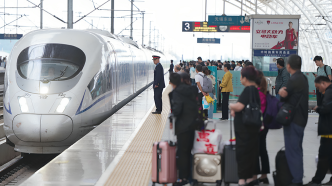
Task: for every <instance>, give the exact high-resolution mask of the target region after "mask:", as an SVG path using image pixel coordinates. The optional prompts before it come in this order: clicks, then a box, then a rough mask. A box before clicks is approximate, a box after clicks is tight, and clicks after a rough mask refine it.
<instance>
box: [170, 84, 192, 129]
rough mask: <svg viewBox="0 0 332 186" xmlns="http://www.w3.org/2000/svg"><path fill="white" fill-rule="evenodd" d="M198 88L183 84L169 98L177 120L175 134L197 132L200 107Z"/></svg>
mask: <svg viewBox="0 0 332 186" xmlns="http://www.w3.org/2000/svg"><path fill="white" fill-rule="evenodd" d="M197 92H198V90H197V87H196V86H190V85H187V84H184V83H181V84H180V85H179V86H177V87H176V88H175V89H174V90H173V91H172V92H171V93H169V98H170V102H171V110H172V114H173V116H174V117H175V118H176V120H175V134H176V135H178V134H181V133H183V132H187V131H189V130H195V125H196V118H197V115H198V106H197V101H196V96H197Z"/></svg>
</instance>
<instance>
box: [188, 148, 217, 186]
mask: <svg viewBox="0 0 332 186" xmlns="http://www.w3.org/2000/svg"><path fill="white" fill-rule="evenodd" d="M192 175H193V183H194V185H196V184H197V183H198V182H200V183H216V184H217V186H221V182H222V180H221V179H222V176H221V155H220V154H195V155H194V158H193V174H192Z"/></svg>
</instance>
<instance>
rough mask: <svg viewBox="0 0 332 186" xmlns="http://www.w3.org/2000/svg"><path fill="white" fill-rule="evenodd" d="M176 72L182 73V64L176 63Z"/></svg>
mask: <svg viewBox="0 0 332 186" xmlns="http://www.w3.org/2000/svg"><path fill="white" fill-rule="evenodd" d="M174 72H175V73H181V66H180V65H175V67H174Z"/></svg>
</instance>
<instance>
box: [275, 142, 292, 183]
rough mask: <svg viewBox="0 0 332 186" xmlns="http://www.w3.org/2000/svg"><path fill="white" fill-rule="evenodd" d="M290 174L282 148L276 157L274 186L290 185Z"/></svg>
mask: <svg viewBox="0 0 332 186" xmlns="http://www.w3.org/2000/svg"><path fill="white" fill-rule="evenodd" d="M292 179H293V177H292V174H291V172H290V170H289V167H288V163H287V159H286V154H285V149H284V148H282V149H281V150H280V151H279V152H278V153H277V156H276V171H274V172H273V180H274V185H275V186H288V185H290V184H291V183H292Z"/></svg>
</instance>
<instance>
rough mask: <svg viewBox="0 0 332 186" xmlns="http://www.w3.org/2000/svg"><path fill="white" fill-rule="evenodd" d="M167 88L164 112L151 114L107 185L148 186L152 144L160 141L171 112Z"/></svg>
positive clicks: (168, 88)
mask: <svg viewBox="0 0 332 186" xmlns="http://www.w3.org/2000/svg"><path fill="white" fill-rule="evenodd" d="M171 91H172V88H171V86H170V85H169V86H167V87H166V89H165V91H164V92H163V96H162V100H163V112H162V113H161V114H160V115H159V114H150V115H149V116H148V117H147V118H146V120H145V122H144V123H143V125H142V127H141V128H140V130H139V131H138V133H137V134H136V136H135V137H134V139H133V140H132V142H131V143H130V145H129V146H128V148H127V150H126V151H125V153H124V155H123V156H122V158H121V159H120V161H119V163H118V164H117V165H116V167H115V168H114V170H113V172H112V173H111V175H110V176H109V178H108V180H107V182H106V184H105V185H114V186H127V185H135V186H147V185H148V183H149V179H150V177H151V167H152V163H151V162H152V144H153V143H154V142H156V141H160V140H161V137H162V135H163V131H164V128H165V124H166V120H167V116H168V113H169V110H170V103H169V98H168V94H169V93H170V92H171Z"/></svg>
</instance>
